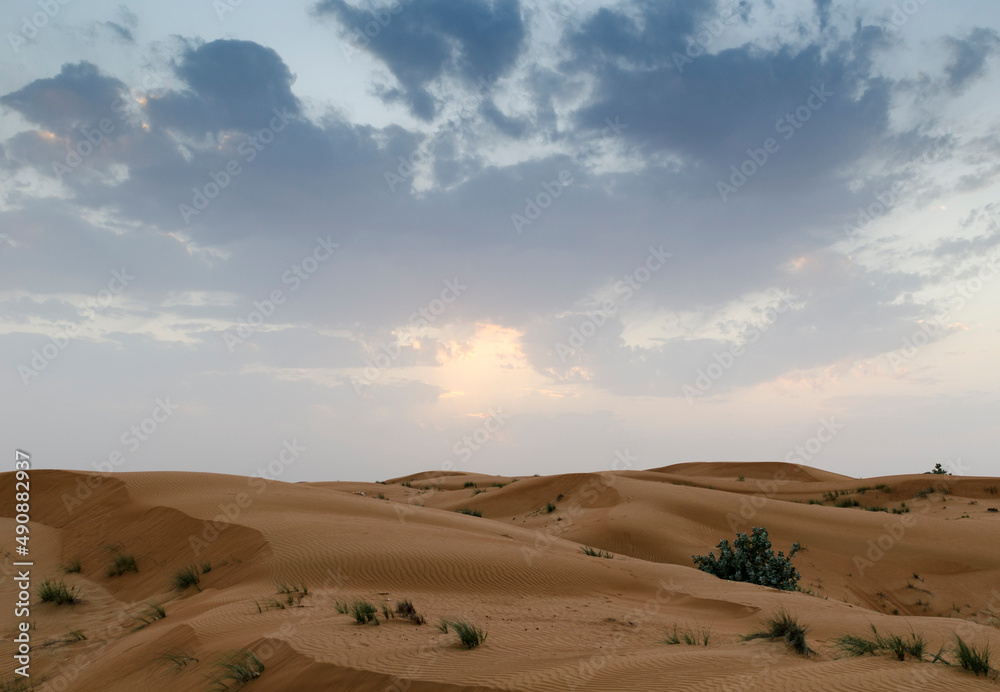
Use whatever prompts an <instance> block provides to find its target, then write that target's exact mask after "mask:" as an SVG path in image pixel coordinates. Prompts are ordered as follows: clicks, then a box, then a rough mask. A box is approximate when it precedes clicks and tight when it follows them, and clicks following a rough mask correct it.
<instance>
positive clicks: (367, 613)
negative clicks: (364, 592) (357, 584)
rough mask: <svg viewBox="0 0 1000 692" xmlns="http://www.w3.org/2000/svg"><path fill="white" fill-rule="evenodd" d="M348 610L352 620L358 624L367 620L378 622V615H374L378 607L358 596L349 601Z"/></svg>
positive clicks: (362, 623) (364, 623) (365, 622)
mask: <svg viewBox="0 0 1000 692" xmlns="http://www.w3.org/2000/svg"><path fill="white" fill-rule="evenodd" d="M348 612H350V614H351V616H352V617H353V618H354V621H355V622H357V623H358V624H359V625H366V624H368V623H369V622H374V623H375V624H376V625H377V624H378V617H377V616H376V615H375V613H377V612H378V609H377V608H375V606H374V605H373V604H371V603H369V602H368V601H365V600H362V599H360V598H357V599H355V600H353V601H351V604H350V605H349V606H348Z"/></svg>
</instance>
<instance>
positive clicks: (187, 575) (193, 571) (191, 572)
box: [170, 565, 201, 591]
mask: <svg viewBox="0 0 1000 692" xmlns="http://www.w3.org/2000/svg"><path fill="white" fill-rule="evenodd" d="M170 581H171V584H172V586H173V587H174V588H175V589H176V590H178V591H184V590H185V589H187V588H188V587H189V586H193V587H195V588H196V589H198V590H199V591H201V587H200V586H198V584H199V583H200V582H201V575H200V570H199V569H198V567H197V566H196V565H188V566H187V567H181V568H180V569H179V570H177V571H176V572H174V576H173V577H171V580H170Z"/></svg>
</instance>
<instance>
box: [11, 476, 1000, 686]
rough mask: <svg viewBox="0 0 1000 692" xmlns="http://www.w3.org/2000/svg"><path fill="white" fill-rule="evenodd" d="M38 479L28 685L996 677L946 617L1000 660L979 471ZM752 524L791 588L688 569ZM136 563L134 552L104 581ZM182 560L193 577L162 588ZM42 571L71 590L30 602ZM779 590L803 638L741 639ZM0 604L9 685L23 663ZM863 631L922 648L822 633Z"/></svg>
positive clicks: (971, 680)
mask: <svg viewBox="0 0 1000 692" xmlns="http://www.w3.org/2000/svg"><path fill="white" fill-rule="evenodd" d="M13 485H14V478H13V474H10V473H6V474H0V487H2V492H0V525H2V535H3V536H4V537H5V538H3V539H2V541H0V551H2V556H3V559H4V564H5V578H4V579H3V580H2V582H0V584H2V586H0V600H2V603H3V604H4V606H3V607H4V609H5V612H8V611H7V610H6V609H7V608H8V607H9V606H10V604H13V602H14V601H15V600H16V591H15V586H14V583H13V580H12V579H11V578H10V577H9V576H6V575H9V574H10V573H11V572H12V570H13V568H12V567H11V563H12V562H13V561H14V560H15V559H16V558H15V557H14V555H13V550H14V542H13V536H14V525H15V521H14V516H15V511H14V510H15V508H14V502H13V498H14V488H13ZM31 485H32V505H31V518H32V523H31V546H32V554H31V558H32V559H33V560H34V562H35V565H34V567H33V570H32V578H33V586H32V603H33V605H32V620H33V621H34V630H32V631H31V637H32V666H31V670H32V673H33V675H32V681H33V682H34V683H35V685H36V689H39V690H95V691H96V690H99V691H100V692H117V691H119V690H120V691H122V692H133V691H134V690H139V689H145V690H199V691H202V690H208V689H211V688H212V686H213V683H212V682H211V679H212V678H213V677H214V678H218V677H219V675H220V672H221V671H222V670H223V669H222V668H219V667H218V664H219V662H220V661H221V660H222V659H223V658H224V657H226V656H232V655H234V654H239V653H240V652H253V654H254V655H255V656H256V657H257V658H258V659H259V661H260V662H261V663H262V664H263V672H262V673H260V675H259V677H258V678H257V679H255V680H252V681H250V682H248V683H247V684H246V685H245V688H244V689H247V690H269V691H270V690H274V691H285V690H287V691H289V692H293V691H294V692H302V691H311V690H379V691H383V692H390V691H392V692H396V691H402V690H417V691H424V690H426V691H432V690H434V691H436V690H443V691H450V690H725V689H729V690H756V689H760V690H789V691H791V690H976V689H983V690H986V689H996V684H995V682H994V681H991V680H989V679H987V678H985V677H977V676H974V675H973V674H972V673H971V672H968V671H965V670H962V669H961V668H960V667H959V666H957V665H950V666H946V665H943V664H941V663H932V662H930V661H931V659H932V654H935V653H937V652H938V651H939V649H940V648H941V647H942V646H945V647H946V650H945V652H944V654H943V656H944V658H945V659H947V660H949V661H951V662H952V663H954V656H953V655H952V654H951V653H949V652H948V650H947V647H948V646H950V645H951V643H952V642H953V637H954V634H955V633H958V634H959V635H961V636H962V637H963V639H965V640H967V641H970V642H974V643H976V644H977V645H984V644H986V643H990V644H991V645H992V649H993V651H994V652H997V653H995V654H994V662H993V666H994V668H995V667H996V666H997V665H998V661H997V660H996V658H997V657H998V656H1000V632H998V630H997V626H998V624H1000V550H998V548H997V546H1000V513H997V512H989V511H988V509H989V508H1000V496H998V494H997V486H998V485H1000V479H997V478H971V477H951V476H933V475H923V474H914V475H906V476H891V477H884V478H869V479H860V480H859V479H853V478H848V477H846V476H840V475H838V474H834V473H830V472H827V471H821V470H818V469H814V468H810V467H807V466H801V465H795V464H785V463H777V462H761V463H735V462H730V463H703V462H699V463H690V464H675V465H672V466H667V467H663V468H659V469H651V470H647V471H617V472H606V473H574V474H566V475H558V476H536V477H519V478H509V477H499V476H488V475H483V474H473V473H461V472H449V473H445V472H435V471H429V472H425V473H417V474H414V475H411V476H405V477H401V478H397V479H393V480H392V481H387V482H386V483H379V484H376V483H333V482H325V483H281V482H276V481H264V480H261V479H258V478H243V477H236V476H224V475H217V474H207V473H168V472H163V473H127V474H111V475H106V476H98V475H95V474H84V473H76V472H69V471H34V472H32V478H31ZM855 503H857V506H854V504H855ZM904 503H905V506H904ZM837 504H841V505H850V506H841V507H838V506H836V505H837ZM458 510H462V512H459V511H458ZM866 510H871V511H866ZM893 510H895V512H896V513H893ZM476 514H479V515H481V516H475V515H476ZM754 526H764V527H766V528H767V529H768V530H769V533H770V537H771V540H772V541H773V543H774V548H775V550H783V551H785V552H786V553H787V552H788V550H789V547H790V546H791V544H792V543H793V542H798V543H800V544H801V545H802V552H800V553H799V554H798V555H796V557H795V564H796V566H797V567H798V568H799V569H800V571H801V573H802V580H801V582H800V588H801V591H794V592H793V591H788V592H785V591H777V590H774V589H769V588H765V587H761V586H756V585H750V584H744V583H738V582H730V581H724V580H721V579H718V578H716V577H714V576H711V575H709V574H706V573H704V572H700V571H698V570H697V569H695V568H694V566H693V563H692V561H691V555H692V554H707V553H708V552H709V551H711V550H713V549H714V548H715V546H716V544H717V543H718V542H719V540H720V539H723V538H727V539H730V540H732V539H733V538H734V536H735V533H736V532H737V531H743V532H748V531H750V529H751V528H752V527H754ZM585 546H586V547H590V548H593V549H594V550H597V551H607V552H608V553H610V554H612V555H613V559H604V558H601V557H594V556H589V555H586V554H584V552H583V547H585ZM128 557H132V558H134V560H135V567H136V570H137V571H130V570H128V569H126V570H125V571H124V572H123V573H122V574H120V575H118V576H109V573H108V568H109V566H111V565H112V564H113V563H114V561H115V560H116V559H118V560H120V564H127V560H124V561H122V558H128ZM77 562H78V563H79V571H78V572H77V571H74V569H73V568H74V567H75V563H77ZM66 568H69V571H67V569H66ZM185 568H187V569H190V570H191V571H190V573H189V574H188V577H187V578H188V581H189V582H193V581H194V580H197V581H198V583H197V584H192V585H190V586H188V587H187V588H183V590H179V588H178V587H175V586H174V585H173V581H174V580H175V579H176V578H177V576H178V573H179V572H181V571H182V570H184V569H185ZM45 578H52V579H57V580H64V582H65V583H66V585H67V586H68V587H77V588H78V589H79V592H80V594H81V595H82V600H81V601H80V602H79V603H76V604H72V605H71V604H64V605H55V604H54V603H48V602H47V603H40V602H38V601H39V598H38V596H37V589H38V586H39V585H40V584H41V581H42V579H45ZM355 598H358V599H364V600H367V601H369V602H371V603H373V604H374V605H375V606H376V608H377V613H376V616H377V618H378V619H379V621H380V624H379V625H378V626H375V625H374V624H372V623H369V624H366V625H361V624H357V623H356V622H355V620H354V619H353V618H352V617H351V616H350V615H349V614H344V613H340V612H338V607H337V604H338V603H344V602H347V601H349V600H352V599H355ZM401 599H409V600H410V601H411V602H412V604H413V606H414V607H415V609H416V611H417V613H419V614H421V615H423V616H424V617H425V618H426V624H423V625H417V624H414V622H412V621H411V620H408V619H406V618H404V617H403V616H401V615H400V616H397V617H395V618H393V619H389V620H385V617H384V615H383V614H382V612H381V611H382V606H383V605H385V606H386V607H387V608H389V609H390V610H394V609H395V607H396V604H397V603H398V602H399V601H400V600H401ZM150 604H154V605H155V604H160V605H162V607H163V609H164V612H165V617H163V618H161V619H156V618H155V617H154V616H150V612H152V611H153V610H154V605H150ZM779 607H783V608H785V609H787V610H788V611H789V612H791V613H792V614H794V615H795V617H797V618H798V620H799V621H800V622H801V623H802V624H804V625H807V626H808V628H809V629H808V633H807V641H808V644H809V646H811V647H812V649H813V650H814V651H815V653H814V654H813V655H812V656H810V657H808V658H806V657H803V656H800V655H797V654H795V653H794V652H792V651H791V650H790V649H789V648H788V647H787V646H786V645H785V644H784V643H782V642H772V641H767V640H760V639H758V640H752V641H744V640H743V639H742V638H741V635H744V634H747V633H748V632H750V631H752V630H754V629H755V628H757V627H758V625H759V624H760V620H761V618H762V617H763V616H765V615H767V614H769V613H772V612H774V611H775V609H777V608H779ZM341 609H342V608H341ZM144 614H145V615H144ZM139 617H145V618H146V619H147V620H148V624H146V625H145V626H142V627H141V628H139V625H142V624H143V623H142V621H141V620H139V619H137V618H139ZM457 618H465V619H467V620H468V621H469V622H471V623H472V624H473V625H476V626H478V627H480V628H482V629H483V630H485V632H486V634H487V639H486V641H485V642H484V643H483V644H482V645H481V646H478V647H477V648H474V649H471V650H470V649H466V648H463V647H461V646H460V645H459V642H458V638H457V636H456V634H455V630H454V626H452V627H450V628H449V631H448V632H447V633H445V632H442V631H441V630H440V629H439V628H438V627H437V625H438V623H439V622H440V621H441V620H442V619H446V620H454V619H457ZM9 621H10V620H9V618H8V616H6V615H5V616H4V623H5V624H4V625H3V630H4V631H3V640H2V642H0V680H2V681H4V682H9V681H10V680H11V679H12V675H13V670H14V667H15V663H14V660H13V658H12V656H13V653H14V646H13V644H12V639H13V637H14V635H15V632H14V630H13V628H12V626H11V625H9V624H6V623H8V622H9ZM675 624H676V625H677V626H678V627H679V628H680V629H681V630H682V631H683V630H685V629H688V628H689V629H691V630H692V631H696V632H697V631H702V630H710V634H709V643H708V645H707V646H703V645H685V644H680V645H668V644H665V643H663V640H664V638H665V636H666V634H665V633H666V630H667V629H668V628H673V626H674V625H675ZM872 625H874V626H875V627H877V628H878V630H879V631H880V632H884V633H898V634H908V633H909V632H910V631H911V630H912V631H913V632H916V633H918V634H920V635H922V636H923V637H924V638H925V639H926V640H927V655H926V656H925V657H924V661H923V662H919V661H917V660H915V659H914V658H913V657H912V656H908V657H906V658H907V660H905V661H898V660H896V658H895V657H890V656H886V655H878V656H871V655H867V656H861V657H848V656H845V655H844V654H843V653H842V652H841V651H840V650H839V649H838V648H837V647H836V646H835V640H836V639H837V638H839V637H841V636H843V635H846V634H856V635H866V634H870V632H871V629H870V627H871V626H872ZM170 659H172V660H170ZM0 689H3V687H2V686H0Z"/></svg>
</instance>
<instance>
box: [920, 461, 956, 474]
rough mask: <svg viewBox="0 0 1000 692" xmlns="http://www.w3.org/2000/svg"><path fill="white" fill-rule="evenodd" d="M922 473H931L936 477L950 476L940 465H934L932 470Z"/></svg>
mask: <svg viewBox="0 0 1000 692" xmlns="http://www.w3.org/2000/svg"><path fill="white" fill-rule="evenodd" d="M924 473H932V474H934V475H936V476H950V475H951V474H950V473H948V472H947V471H945V470H944V467H943V466H941V464H940V463H937V464H934V468H933V469H931V470H930V471H924Z"/></svg>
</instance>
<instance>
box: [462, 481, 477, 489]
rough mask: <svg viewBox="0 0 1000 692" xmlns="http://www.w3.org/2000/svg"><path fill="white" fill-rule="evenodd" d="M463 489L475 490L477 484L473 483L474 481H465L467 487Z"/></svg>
mask: <svg viewBox="0 0 1000 692" xmlns="http://www.w3.org/2000/svg"><path fill="white" fill-rule="evenodd" d="M462 487H463V488H475V487H476V484H475V483H473V482H472V481H465V485H463V486H462Z"/></svg>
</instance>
